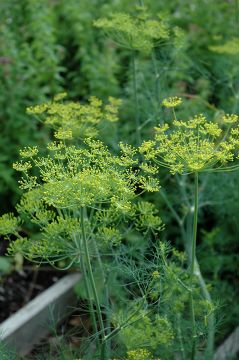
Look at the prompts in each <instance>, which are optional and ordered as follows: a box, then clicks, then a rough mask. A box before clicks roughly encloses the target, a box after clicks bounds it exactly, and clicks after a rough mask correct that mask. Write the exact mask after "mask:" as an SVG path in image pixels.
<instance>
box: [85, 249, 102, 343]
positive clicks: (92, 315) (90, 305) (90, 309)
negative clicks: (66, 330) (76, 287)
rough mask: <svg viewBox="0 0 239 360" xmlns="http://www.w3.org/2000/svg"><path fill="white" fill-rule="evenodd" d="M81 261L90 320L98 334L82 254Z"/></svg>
mask: <svg viewBox="0 0 239 360" xmlns="http://www.w3.org/2000/svg"><path fill="white" fill-rule="evenodd" d="M80 260H81V268H82V271H83V277H84V284H85V289H86V295H87V298H88V302H89V311H90V318H91V321H92V325H93V330H94V333H95V334H97V333H98V329H97V321H96V317H95V310H94V306H93V302H92V299H91V294H90V286H89V279H88V275H87V271H86V268H85V262H84V259H83V255H82V252H81V256H80ZM97 346H98V347H100V342H99V338H98V336H97Z"/></svg>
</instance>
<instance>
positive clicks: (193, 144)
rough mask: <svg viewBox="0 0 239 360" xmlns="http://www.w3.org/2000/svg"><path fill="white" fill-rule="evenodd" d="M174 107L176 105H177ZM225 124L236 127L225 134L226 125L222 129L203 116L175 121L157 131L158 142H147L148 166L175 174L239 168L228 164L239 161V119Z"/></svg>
mask: <svg viewBox="0 0 239 360" xmlns="http://www.w3.org/2000/svg"><path fill="white" fill-rule="evenodd" d="M170 103H172V104H174V105H175V104H176V101H171V100H170V101H169V103H168V104H170ZM223 120H224V123H225V124H228V123H230V124H232V125H233V127H232V126H231V127H230V128H228V129H227V130H226V131H225V130H224V128H223V124H222V127H220V126H219V124H216V123H212V122H210V121H208V120H207V119H206V118H205V116H203V115H202V114H199V115H196V116H194V117H193V118H192V119H190V120H186V121H182V120H177V119H174V120H173V122H172V125H171V126H169V125H168V124H164V125H159V126H158V127H155V138H154V140H149V141H145V142H143V143H142V145H141V146H140V149H139V151H140V153H141V154H143V155H144V157H145V160H146V163H148V162H150V163H151V162H154V163H155V164H157V165H158V166H163V167H166V168H168V169H169V170H170V172H171V173H172V174H175V173H180V174H186V173H194V172H201V171H214V170H215V171H223V170H227V167H228V169H229V170H230V169H231V170H232V169H233V168H234V167H235V168H236V166H237V165H234V167H230V166H228V163H230V162H232V161H233V160H235V159H236V158H237V157H238V149H239V137H238V134H239V126H238V124H236V122H237V121H238V116H237V115H227V116H224V118H223ZM225 166H226V168H225Z"/></svg>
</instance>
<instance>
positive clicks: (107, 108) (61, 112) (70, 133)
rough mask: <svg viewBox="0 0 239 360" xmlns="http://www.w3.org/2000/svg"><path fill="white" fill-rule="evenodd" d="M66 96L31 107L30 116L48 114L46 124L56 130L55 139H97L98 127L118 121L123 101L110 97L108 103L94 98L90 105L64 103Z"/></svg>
mask: <svg viewBox="0 0 239 360" xmlns="http://www.w3.org/2000/svg"><path fill="white" fill-rule="evenodd" d="M65 96H66V94H58V95H57V96H55V97H54V99H53V101H52V102H51V103H50V102H49V103H46V104H41V105H36V106H32V107H29V108H28V109H27V112H28V113H29V114H36V115H40V114H46V117H45V120H44V121H45V123H46V124H49V125H51V126H52V127H53V128H54V129H55V130H56V133H55V137H56V138H57V139H59V140H68V139H71V138H72V137H74V138H75V137H77V138H85V137H91V138H92V137H95V136H96V135H97V133H98V130H97V125H98V124H99V123H100V122H102V121H108V122H116V121H118V110H119V106H120V104H121V100H119V99H115V98H113V97H109V99H108V103H107V104H105V105H104V104H103V102H102V101H101V100H100V99H98V98H96V97H95V96H92V97H91V98H90V99H89V103H88V104H80V103H77V102H72V101H69V102H66V103H62V102H61V100H62V99H63V98H64V97H65Z"/></svg>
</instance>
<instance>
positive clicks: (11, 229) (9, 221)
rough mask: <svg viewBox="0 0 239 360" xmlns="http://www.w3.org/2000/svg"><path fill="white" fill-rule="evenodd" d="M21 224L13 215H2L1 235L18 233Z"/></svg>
mask: <svg viewBox="0 0 239 360" xmlns="http://www.w3.org/2000/svg"><path fill="white" fill-rule="evenodd" d="M19 224H20V220H19V219H18V218H16V217H15V216H14V215H13V214H12V213H9V214H4V215H2V216H1V217H0V234H1V235H8V234H14V233H15V232H16V231H17V229H18V227H19Z"/></svg>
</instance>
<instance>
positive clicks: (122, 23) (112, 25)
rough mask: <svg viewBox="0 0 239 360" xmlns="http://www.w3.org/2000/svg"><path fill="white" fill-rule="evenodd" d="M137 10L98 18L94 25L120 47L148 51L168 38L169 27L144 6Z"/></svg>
mask: <svg viewBox="0 0 239 360" xmlns="http://www.w3.org/2000/svg"><path fill="white" fill-rule="evenodd" d="M137 10H138V13H137V14H136V15H135V16H131V15H130V14H127V13H123V12H118V13H114V14H111V16H110V17H108V18H101V19H98V20H97V21H95V22H94V25H95V26H96V27H98V28H101V29H103V30H104V31H105V33H106V34H107V35H108V36H110V37H111V38H112V39H113V40H114V41H115V42H116V43H117V44H118V45H119V46H121V47H124V48H126V49H129V50H137V51H141V52H150V51H151V50H152V49H153V48H154V47H155V45H157V43H159V41H160V40H163V39H168V38H169V36H170V29H169V27H168V26H167V24H166V23H165V22H164V21H162V19H160V17H159V16H156V17H154V16H153V15H152V14H150V13H149V12H148V11H147V10H146V8H145V7H138V8H137Z"/></svg>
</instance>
